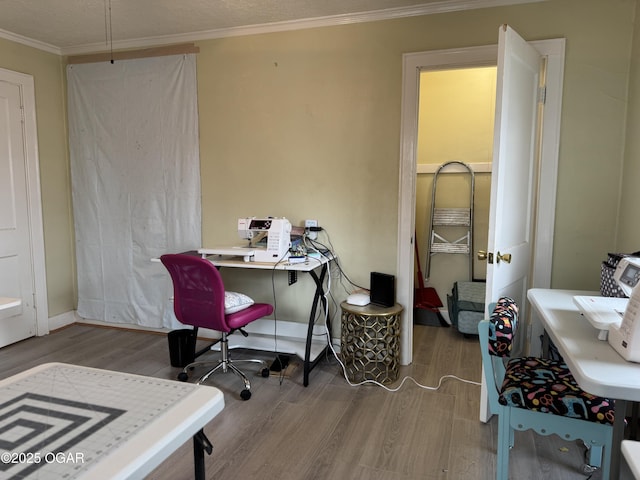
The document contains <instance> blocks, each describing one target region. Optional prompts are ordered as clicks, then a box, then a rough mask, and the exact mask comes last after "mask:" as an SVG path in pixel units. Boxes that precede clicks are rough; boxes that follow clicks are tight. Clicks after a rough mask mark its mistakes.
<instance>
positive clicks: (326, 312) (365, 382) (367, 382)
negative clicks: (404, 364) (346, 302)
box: [312, 229, 482, 393]
mask: <svg viewBox="0 0 640 480" xmlns="http://www.w3.org/2000/svg"><path fill="white" fill-rule="evenodd" d="M324 232H325V233H326V229H325V230H324ZM327 237H328V233H327ZM312 243H313V244H318V245H321V246H322V248H324V249H325V250H326V251H329V252H331V254H332V255H333V258H334V261H335V262H336V264H338V262H337V256H336V255H335V254H334V253H333V248H328V247H326V245H323V244H322V243H320V242H318V241H317V240H313V241H312ZM329 243H331V242H329ZM332 247H333V245H332ZM338 267H339V271H340V274H341V275H344V277H345V278H346V279H347V281H348V282H349V283H350V284H351V285H353V286H356V287H358V288H362V287H359V286H358V285H356V284H355V283H353V282H352V281H351V280H349V277H347V275H346V274H345V272H344V270H343V269H342V267H341V266H340V265H339V264H338ZM327 272H328V275H327V289H326V290H325V293H324V297H325V302H324V304H325V308H324V317H325V321H324V329H325V333H324V335H326V337H327V344H328V345H329V349H330V350H331V353H332V354H333V356H334V358H335V359H336V361H337V362H338V364H339V365H340V367H341V369H342V375H343V377H344V379H345V381H346V382H347V384H348V385H349V386H351V387H359V386H361V385H376V386H378V387H380V388H383V389H384V390H386V391H388V392H392V393H395V392H398V391H399V390H400V389H401V388H402V387H403V386H404V384H405V383H406V382H407V381H412V382H413V383H414V384H415V385H416V386H417V387H419V388H422V389H424V390H430V391H437V390H439V389H440V388H441V387H442V383H443V382H444V380H445V379H448V378H451V379H453V380H458V381H460V382H463V383H467V384H470V385H477V386H480V385H482V384H481V383H480V382H476V381H473V380H468V379H465V378H461V377H458V376H457V375H452V374H447V375H443V376H441V377H440V380H438V384H437V385H436V386H435V387H432V386H428V385H422V384H421V383H420V382H418V381H417V380H416V379H415V378H413V377H411V376H409V375H407V376H405V377H404V378H403V379H402V380H401V381H400V384H399V385H398V386H396V387H393V388H391V387H387V386H386V385H383V384H382V383H380V382H378V381H376V380H363V381H361V382H358V383H354V382H352V381H351V380H349V377H348V375H347V368H346V366H345V365H344V363H343V362H342V360H341V359H340V356H339V355H338V352H336V350H335V348H334V346H333V342H332V340H331V332H330V331H329V327H328V323H329V318H330V316H329V301H328V298H327V297H328V296H331V269H328V271H327ZM365 290H366V289H365ZM331 300H332V301H333V303H334V305H335V304H336V302H335V300H334V299H333V296H331ZM336 308H337V305H336Z"/></svg>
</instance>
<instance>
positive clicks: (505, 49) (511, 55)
mask: <svg viewBox="0 0 640 480" xmlns="http://www.w3.org/2000/svg"><path fill="white" fill-rule="evenodd" d="M541 62H542V59H541V56H540V54H539V53H538V51H537V50H536V49H535V48H533V47H532V46H530V45H529V44H527V42H525V41H524V40H523V39H522V38H521V37H520V36H519V35H518V34H517V33H516V32H515V31H514V30H512V29H511V28H510V27H509V26H507V25H504V26H502V27H500V33H499V40H498V72H497V86H496V116H495V126H494V142H493V170H492V173H491V209H490V213H489V229H488V230H489V233H488V242H487V252H486V255H487V257H488V258H487V292H486V297H485V305H486V308H487V309H488V308H489V304H490V303H491V302H495V301H496V300H497V299H498V298H499V297H501V296H503V295H507V296H509V297H511V298H513V299H514V300H515V301H516V303H517V304H518V306H519V308H520V312H519V315H520V317H519V318H520V319H521V320H522V319H525V318H526V308H527V289H528V288H529V286H530V281H531V275H530V270H531V262H532V247H533V238H534V216H535V191H536V178H537V168H536V165H537V158H538V154H539V152H538V148H537V146H538V141H537V140H538V130H539V129H538V109H539V100H538V99H539V91H540V72H541ZM520 332H521V333H520V334H519V336H518V338H519V340H520V342H519V348H520V350H523V347H524V344H525V340H526V335H525V333H526V325H525V324H524V322H522V321H521V323H520ZM481 398H482V402H483V404H482V405H481V413H480V416H481V419H483V420H484V419H485V417H484V415H483V412H486V403H485V402H486V392H485V389H484V375H483V389H482V397H481Z"/></svg>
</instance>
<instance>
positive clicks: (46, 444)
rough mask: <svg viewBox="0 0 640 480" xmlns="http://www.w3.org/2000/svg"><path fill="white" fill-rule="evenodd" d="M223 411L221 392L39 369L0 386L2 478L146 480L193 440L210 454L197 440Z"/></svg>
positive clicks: (80, 370) (103, 373) (79, 370)
mask: <svg viewBox="0 0 640 480" xmlns="http://www.w3.org/2000/svg"><path fill="white" fill-rule="evenodd" d="M223 408H224V397H223V394H222V392H221V391H220V390H218V389H217V388H214V387H208V386H201V385H194V384H189V383H182V382H177V381H171V380H164V379H158V378H152V377H144V376H140V375H131V374H125V373H120V372H111V371H107V370H99V369H95V368H87V367H80V366H75V365H67V364H61V363H49V364H44V365H40V366H38V367H35V368H32V369H30V370H27V371H25V372H22V373H20V374H18V375H14V376H13V377H10V378H6V379H4V380H2V381H0V459H1V461H0V477H2V478H34V479H35V478H37V479H39V480H46V479H61V478H65V479H83V478H86V479H94V478H109V479H129V478H143V477H144V476H145V475H147V474H149V473H150V472H151V471H152V470H153V469H154V468H155V467H157V466H158V465H160V463H162V462H163V461H164V460H165V459H166V458H167V457H168V456H169V455H170V454H171V453H173V452H174V451H175V450H176V449H177V448H178V447H180V446H181V445H182V444H184V443H185V442H186V441H187V440H189V439H190V438H191V437H194V456H195V458H196V459H197V458H198V456H199V454H203V452H202V449H200V452H198V451H197V450H198V448H197V447H196V437H198V436H199V435H202V436H204V434H203V433H202V428H203V427H204V425H206V424H207V423H208V422H209V421H210V420H211V419H213V418H214V417H215V416H216V415H217V414H218V413H220V412H221V411H222V409H223ZM205 440H206V437H205ZM201 458H202V455H201ZM199 468H201V472H202V474H204V463H203V462H202V465H201V466H198V465H197V464H196V476H197V475H198V470H199Z"/></svg>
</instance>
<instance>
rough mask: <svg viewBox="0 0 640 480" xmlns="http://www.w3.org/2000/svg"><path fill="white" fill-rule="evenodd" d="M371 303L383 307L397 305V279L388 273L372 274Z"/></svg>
mask: <svg viewBox="0 0 640 480" xmlns="http://www.w3.org/2000/svg"><path fill="white" fill-rule="evenodd" d="M370 297H371V303H373V304H375V305H379V306H381V307H393V306H394V305H395V304H396V277H395V276H394V275H388V274H386V273H378V272H371V288H370Z"/></svg>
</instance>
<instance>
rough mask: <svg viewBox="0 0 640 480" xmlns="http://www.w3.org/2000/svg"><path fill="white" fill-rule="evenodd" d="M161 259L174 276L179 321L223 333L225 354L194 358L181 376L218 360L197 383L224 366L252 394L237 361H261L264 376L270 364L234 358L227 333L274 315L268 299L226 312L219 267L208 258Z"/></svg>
mask: <svg viewBox="0 0 640 480" xmlns="http://www.w3.org/2000/svg"><path fill="white" fill-rule="evenodd" d="M160 260H161V261H162V263H163V264H164V266H165V267H167V270H169V274H171V279H172V280H173V310H174V312H175V315H176V318H177V319H178V320H179V321H180V323H184V324H185V325H192V326H193V327H194V329H195V330H196V333H197V329H198V327H202V328H208V329H211V330H216V331H218V332H220V333H222V338H221V339H220V347H221V348H220V350H221V356H222V358H221V359H220V361H218V362H217V363H216V362H211V361H209V362H206V361H204V362H193V363H190V364H189V365H187V366H186V367H184V369H183V370H182V372H180V374H179V375H178V380H182V381H187V379H188V378H189V377H188V374H187V371H188V370H189V369H192V368H193V367H196V366H200V365H207V364H211V363H215V364H216V365H215V367H214V368H212V369H211V370H209V371H208V372H207V373H205V374H204V375H203V376H202V377H200V379H199V380H198V382H197V383H198V384H200V383H203V382H205V381H206V380H207V379H208V378H209V377H210V376H211V375H212V374H213V373H214V372H216V371H217V370H219V369H221V370H222V371H223V372H224V373H226V372H227V371H229V370H231V371H232V372H233V373H235V374H236V375H238V376H239V377H240V378H242V379H243V380H244V387H245V389H244V390H242V392H240V397H241V398H242V399H243V400H249V398H251V383H250V382H249V379H248V378H247V377H246V375H245V374H244V373H242V371H240V370H239V369H238V367H236V366H235V365H234V363H239V362H252V363H260V364H262V366H263V368H262V370H261V374H262V376H263V377H268V376H269V368H268V366H267V364H266V362H264V361H262V360H255V359H252V360H234V361H231V359H230V358H229V342H228V340H227V336H228V334H230V333H232V332H233V331H235V330H240V331H241V332H242V334H243V335H245V336H246V335H247V334H246V332H244V331H242V330H241V329H242V327H244V326H245V325H247V324H249V323H251V322H253V321H254V320H258V319H259V318H262V317H265V316H267V315H271V313H273V306H271V305H269V304H268V303H254V304H252V305H251V306H249V307H247V308H245V309H244V310H240V311H238V312H235V313H229V314H226V313H225V289H224V283H223V282H222V277H221V276H220V273H219V272H218V269H217V268H216V267H215V266H214V265H213V264H212V263H211V262H210V261H209V260H207V259H204V258H200V257H196V256H194V255H184V254H175V255H162V256H161V257H160Z"/></svg>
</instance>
